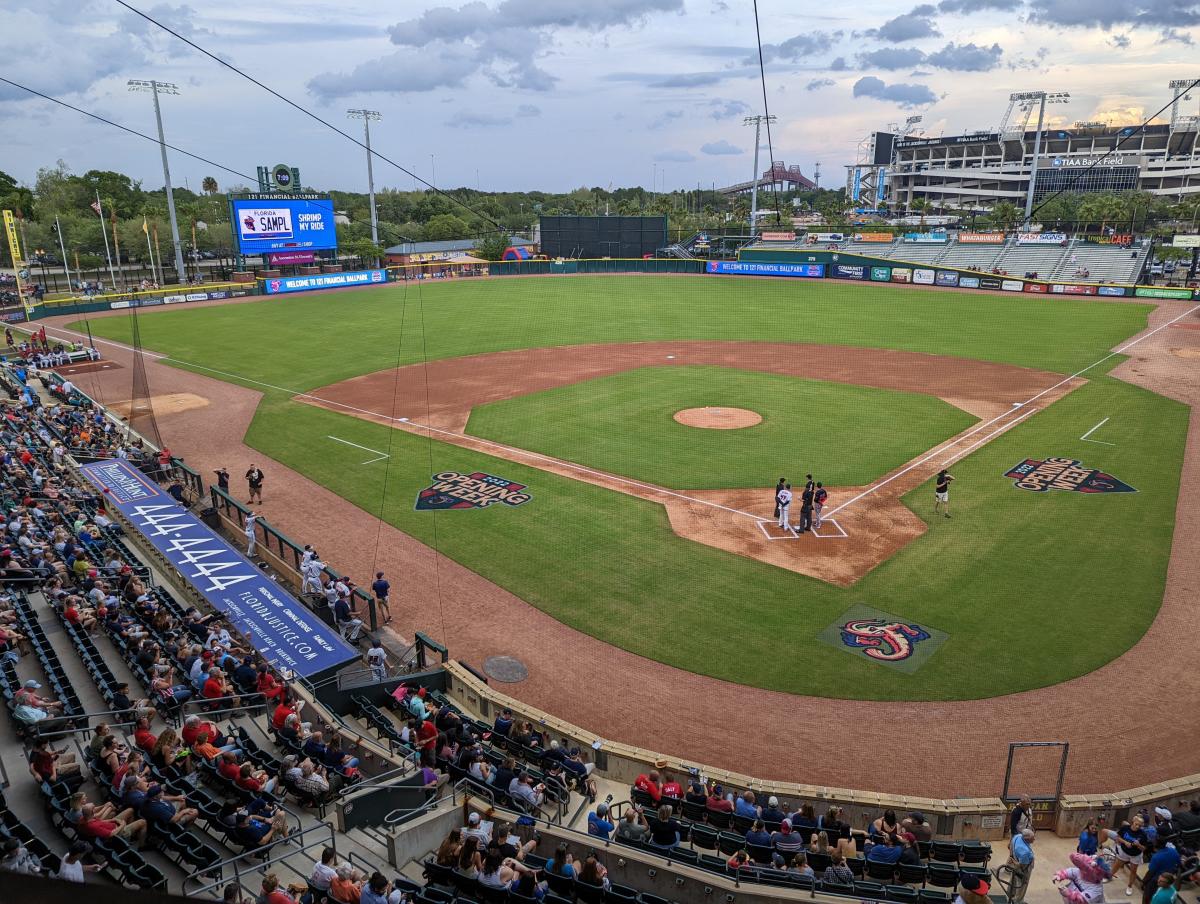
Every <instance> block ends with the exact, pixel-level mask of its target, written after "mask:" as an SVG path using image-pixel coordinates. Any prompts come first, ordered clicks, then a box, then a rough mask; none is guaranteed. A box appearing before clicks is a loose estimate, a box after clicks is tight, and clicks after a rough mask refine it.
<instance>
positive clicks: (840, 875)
mask: <svg viewBox="0 0 1200 904" xmlns="http://www.w3.org/2000/svg"><path fill="white" fill-rule="evenodd" d="M831 856H832V858H833V860H832V862H831V863H830V864H829V866H827V867H825V872H824V873H823V874H822V875H821V881H822V882H832V883H834V884H838V883H840V884H842V885H853V884H854V872H853V870H851V869H850V867H849V866H847V865H846V858H845V857H843V856H842V855H841V854H839V853H838V852H837V851H834V852H833V854H832V855H831Z"/></svg>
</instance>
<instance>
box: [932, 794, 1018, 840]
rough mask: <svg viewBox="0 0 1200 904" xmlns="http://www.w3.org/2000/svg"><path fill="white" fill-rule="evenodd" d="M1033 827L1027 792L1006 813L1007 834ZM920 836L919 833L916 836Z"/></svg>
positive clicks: (1016, 833)
mask: <svg viewBox="0 0 1200 904" xmlns="http://www.w3.org/2000/svg"><path fill="white" fill-rule="evenodd" d="M1032 828H1033V802H1032V801H1031V800H1030V798H1029V795H1028V794H1022V795H1021V799H1020V800H1019V801H1018V802H1017V804H1016V806H1014V807H1013V808H1012V811H1011V812H1010V813H1009V814H1008V834H1009V835H1019V834H1020V833H1021V832H1022V831H1024V830H1025V829H1032ZM917 837H918V838H919V837H920V836H919V835H918V836H917Z"/></svg>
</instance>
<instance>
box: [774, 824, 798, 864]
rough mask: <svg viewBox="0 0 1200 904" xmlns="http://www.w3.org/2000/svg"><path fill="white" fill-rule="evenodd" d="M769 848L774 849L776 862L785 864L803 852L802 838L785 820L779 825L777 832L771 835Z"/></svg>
mask: <svg viewBox="0 0 1200 904" xmlns="http://www.w3.org/2000/svg"><path fill="white" fill-rule="evenodd" d="M771 846H772V847H773V848H775V853H776V855H777V858H778V859H777V862H780V863H787V862H789V861H791V860H793V859H794V858H795V856H796V855H797V854H799V853H800V852H801V851H803V850H804V837H803V836H802V835H801V834H800V833H799V832H797V831H795V830H793V829H792V824H791V823H790V822H788V821H787V820H786V819H785V820H784V821H783V822H781V823H780V824H779V831H778V832H773V833H772V834H771Z"/></svg>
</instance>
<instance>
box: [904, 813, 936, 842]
mask: <svg viewBox="0 0 1200 904" xmlns="http://www.w3.org/2000/svg"><path fill="white" fill-rule="evenodd" d="M900 827H901V828H902V829H904V831H906V832H911V833H912V834H913V835H914V836H915V837H916V839H917V841H932V840H933V829H931V828H930V827H929V823H927V822H926V821H925V814H924V813H922V812H921V811H919V810H915V811H913V812H912V813H910V814H909V815H908V816H907V817H906V818H905V820H904V822H902V823H901V824H900Z"/></svg>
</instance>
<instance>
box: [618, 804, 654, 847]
mask: <svg viewBox="0 0 1200 904" xmlns="http://www.w3.org/2000/svg"><path fill="white" fill-rule="evenodd" d="M649 835H650V824H649V823H648V822H646V815H645V814H644V813H643V812H642V808H641V807H630V808H629V809H628V810H626V811H625V818H624V819H622V820H621V822H620V823H619V824H618V825H617V837H618V838H620V839H621V840H622V841H628V842H630V843H632V844H640V843H641V842H643V841H645V840H646V839H647V838H648V837H649Z"/></svg>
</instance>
